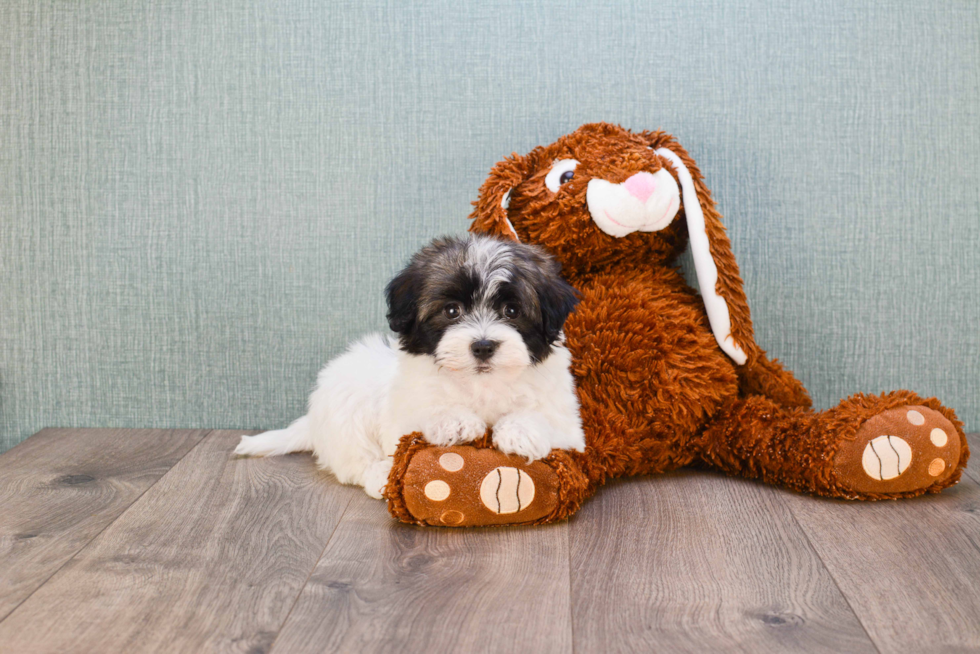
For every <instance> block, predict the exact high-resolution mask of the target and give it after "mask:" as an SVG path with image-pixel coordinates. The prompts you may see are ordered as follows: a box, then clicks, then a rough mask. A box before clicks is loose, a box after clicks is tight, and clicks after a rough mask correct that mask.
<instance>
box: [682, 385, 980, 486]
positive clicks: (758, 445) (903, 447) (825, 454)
mask: <svg viewBox="0 0 980 654" xmlns="http://www.w3.org/2000/svg"><path fill="white" fill-rule="evenodd" d="M699 454H700V458H701V460H703V461H704V462H706V463H708V464H710V465H712V466H714V467H717V468H719V469H721V470H724V471H725V472H728V473H729V474H734V475H739V476H742V477H748V478H753V479H761V480H763V481H765V482H768V483H772V484H778V485H781V486H786V487H788V488H792V489H794V490H798V491H802V492H807V493H814V494H817V495H825V496H831V497H843V498H847V499H866V500H870V499H885V498H899V497H912V496H915V495H921V494H923V493H926V492H930V493H938V492H939V491H941V490H942V489H944V488H946V487H948V486H952V485H953V484H955V483H956V482H957V481H959V478H960V475H961V473H962V470H963V468H964V467H965V466H966V461H967V458H968V457H969V450H968V448H967V443H966V437H965V435H964V434H963V429H962V423H960V422H959V421H958V420H957V419H956V415H955V414H954V413H953V411H952V410H951V409H948V408H946V407H944V406H943V405H942V404H940V403H939V401H938V400H936V399H934V398H933V399H923V398H921V397H919V396H918V395H916V394H915V393H912V392H911V391H894V392H891V393H886V394H884V395H880V396H876V395H861V394H858V395H853V396H851V397H850V398H848V399H846V400H844V401H842V402H841V403H840V404H838V405H837V406H836V407H834V408H832V409H828V410H826V411H822V412H815V411H812V410H809V409H803V408H795V409H792V408H791V409H787V408H785V407H782V406H780V405H779V404H777V403H776V402H774V401H773V400H771V399H769V398H766V397H761V396H755V397H749V398H745V399H739V400H735V401H733V402H731V403H730V404H729V405H728V406H727V407H725V409H723V410H722V411H720V412H719V414H718V415H717V416H716V417H715V419H714V421H713V422H712V424H711V425H710V426H709V427H708V428H707V429H706V430H705V432H704V434H703V436H702V437H701V439H700V442H699Z"/></svg>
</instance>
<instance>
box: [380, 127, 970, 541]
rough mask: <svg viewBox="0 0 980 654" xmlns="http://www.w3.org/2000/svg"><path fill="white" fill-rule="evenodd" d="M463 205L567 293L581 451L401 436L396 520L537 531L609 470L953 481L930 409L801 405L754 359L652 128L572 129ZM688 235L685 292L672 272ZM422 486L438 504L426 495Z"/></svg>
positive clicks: (876, 483) (876, 488) (733, 296)
mask: <svg viewBox="0 0 980 654" xmlns="http://www.w3.org/2000/svg"><path fill="white" fill-rule="evenodd" d="M475 206H476V209H475V210H474V212H473V215H472V219H473V224H472V226H471V230H472V231H475V232H480V233H487V234H495V235H498V236H503V237H507V238H514V239H518V240H520V241H522V242H526V243H534V244H537V245H540V246H543V247H545V248H546V249H547V250H548V251H550V252H551V253H552V254H553V255H554V256H555V257H556V258H557V259H558V260H559V261H560V262H561V263H562V266H563V272H564V274H565V275H566V276H567V278H568V280H569V281H570V282H571V283H572V284H573V285H574V286H575V287H576V288H577V289H578V290H579V291H580V293H581V302H580V304H579V306H578V308H577V309H576V311H575V312H574V313H573V314H572V315H571V316H570V317H569V319H568V322H567V323H566V326H565V335H566V339H567V345H568V348H569V350H570V351H571V353H572V355H573V372H574V375H575V378H576V383H577V387H578V393H579V398H580V400H581V405H582V422H583V425H584V428H585V435H586V443H587V448H586V450H585V452H584V453H575V452H564V451H558V450H556V451H553V452H552V454H551V455H550V456H549V457H547V458H546V459H544V460H541V461H536V462H533V463H530V464H528V463H526V462H525V461H524V460H522V459H520V458H517V457H513V456H509V455H505V454H502V453H500V452H498V451H497V450H494V449H491V448H490V447H489V445H490V444H489V439H488V438H484V440H483V442H480V443H475V444H472V445H467V446H455V447H449V448H438V447H432V446H429V445H428V444H426V443H425V442H424V440H423V439H422V438H421V436H420V435H419V434H412V435H408V436H406V437H405V438H403V440H402V443H401V446H400V447H399V450H398V452H397V454H396V455H395V465H394V466H393V469H392V473H391V476H390V477H389V482H388V486H387V491H386V495H387V497H388V499H389V503H388V505H389V510H390V511H391V512H392V514H393V515H394V516H396V517H397V518H399V519H401V520H403V521H406V522H414V523H418V524H430V525H452V526H476V525H490V524H531V523H544V522H551V521H554V520H559V519H563V518H566V517H568V516H569V515H571V514H572V513H573V512H574V511H575V510H577V509H578V507H579V506H580V504H581V502H582V501H583V500H585V499H586V498H587V497H589V496H590V495H591V494H592V493H593V492H594V491H595V489H596V488H597V487H598V486H599V485H600V484H602V483H603V482H605V480H607V479H609V478H611V477H621V476H626V475H643V474H650V473H659V472H666V471H669V470H673V469H675V468H679V467H681V466H685V465H689V464H692V463H695V462H699V463H702V464H707V465H709V466H712V467H715V468H717V469H719V470H723V471H725V472H727V473H729V474H733V475H740V476H743V477H748V478H754V479H761V480H763V481H765V482H767V483H771V484H779V485H782V486H785V487H788V488H792V489H794V490H798V491H803V492H808V493H814V494H817V495H825V496H832V497H843V498H849V499H883V498H899V497H912V496H915V495H921V494H922V493H926V492H930V493H937V492H939V491H940V490H942V489H943V488H946V487H948V486H951V485H953V484H955V483H956V482H957V481H958V480H959V478H960V475H961V473H962V470H963V468H964V467H965V466H966V461H967V458H968V457H969V451H968V449H967V443H966V438H965V436H964V434H963V429H962V423H960V422H959V421H958V420H957V419H956V415H955V414H954V413H953V411H952V410H951V409H948V408H946V407H944V406H943V405H942V404H940V403H939V401H938V400H936V399H924V398H921V397H919V396H918V395H916V394H915V393H913V392H911V391H904V390H903V391H894V392H891V393H886V394H884V395H881V396H873V395H862V394H858V395H854V396H852V397H850V398H848V399H846V400H844V401H843V402H841V403H840V404H838V405H837V406H836V407H834V408H832V409H828V410H826V411H820V412H817V411H814V410H812V409H811V408H810V398H809V396H808V395H807V392H806V390H805V389H804V388H803V386H802V385H801V384H800V382H799V381H797V380H796V379H795V378H794V377H793V375H792V374H791V373H790V372H789V371H786V370H784V369H783V368H782V366H781V365H780V364H779V363H778V362H777V361H775V360H770V359H768V358H767V357H766V353H765V352H764V351H763V350H762V349H761V348H760V347H759V346H758V345H757V344H756V342H755V340H754V338H753V332H752V321H751V318H750V316H749V307H748V304H747V302H746V298H745V293H744V291H743V290H742V280H741V278H740V277H739V272H738V266H737V265H736V263H735V258H734V256H733V255H732V251H731V247H730V245H729V241H728V237H727V235H726V233H725V228H724V226H723V225H722V223H721V216H720V214H719V213H718V211H717V209H716V208H715V203H714V201H713V200H712V198H711V193H710V192H709V191H708V188H707V187H706V186H705V184H704V182H703V180H702V177H701V172H700V171H699V170H698V168H697V166H696V165H695V163H694V160H693V159H691V157H690V155H688V153H687V152H686V151H685V150H684V149H683V148H682V147H681V146H680V145H679V144H678V143H677V141H676V140H675V139H674V138H673V137H672V136H670V135H669V134H665V133H663V132H660V131H657V132H640V133H633V132H630V131H628V130H626V129H623V128H621V127H618V126H615V125H609V124H605V123H597V124H590V125H585V126H583V127H581V128H579V129H578V130H576V131H575V132H573V133H571V134H569V135H567V136H564V137H562V138H560V139H558V140H557V141H556V142H555V143H553V144H551V145H549V146H547V147H538V148H535V149H534V150H532V151H531V152H530V153H529V154H527V155H526V156H523V157H522V156H518V155H516V154H515V155H513V156H511V157H510V158H508V159H505V160H504V161H501V162H500V163H498V164H497V165H496V166H494V168H493V170H492V171H491V172H490V177H489V178H488V179H487V181H486V182H485V183H484V184H483V186H482V187H481V189H480V196H479V199H478V200H477V202H476V203H475ZM688 241H689V242H690V244H691V250H692V254H693V257H694V262H695V267H696V270H697V277H698V282H699V285H700V287H701V293H702V294H701V295H700V296H699V295H698V294H697V293H696V292H695V291H694V290H693V289H691V288H690V287H689V286H688V285H687V284H686V283H685V281H684V279H683V278H682V276H681V274H680V272H679V270H678V268H677V266H676V265H675V263H674V262H675V259H676V258H677V255H678V254H679V253H680V252H681V251H682V250H683V248H684V247H685V245H686V244H687V243H688ZM447 453H453V454H457V455H459V456H450V457H446V456H444V455H446V454H447ZM460 462H461V463H462V465H460ZM434 480H442V481H444V482H446V483H448V484H449V487H450V489H451V492H450V494H449V497H443V496H442V495H438V496H437V497H438V499H434V498H431V497H428V496H427V495H426V493H425V489H426V485H427V484H428V483H429V482H430V481H434ZM440 486H441V485H440ZM441 487H443V488H444V486H441Z"/></svg>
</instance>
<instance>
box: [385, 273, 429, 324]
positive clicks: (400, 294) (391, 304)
mask: <svg viewBox="0 0 980 654" xmlns="http://www.w3.org/2000/svg"><path fill="white" fill-rule="evenodd" d="M421 290H422V270H421V268H420V266H419V265H418V264H417V263H415V262H413V263H410V264H409V265H408V266H407V267H406V268H405V269H404V270H402V271H401V272H400V273H398V274H397V275H395V278H394V279H392V280H391V281H390V282H388V286H386V287H385V298H386V299H387V301H388V326H389V327H391V331H393V332H395V333H397V334H399V335H405V334H409V333H411V332H412V330H413V329H414V328H415V322H416V320H417V319H418V310H419V305H418V297H419V293H420V292H421Z"/></svg>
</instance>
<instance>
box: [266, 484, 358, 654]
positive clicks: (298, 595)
mask: <svg viewBox="0 0 980 654" xmlns="http://www.w3.org/2000/svg"><path fill="white" fill-rule="evenodd" d="M353 500H354V495H353V493H351V495H350V497H348V498H347V504H345V505H344V511H343V512H342V513H341V514H340V517H339V518H337V524H335V525H334V526H333V530H332V531H331V532H330V536H328V537H327V541H326V542H325V543H324V544H323V549H322V550H320V555H319V556H318V557H316V561H314V562H313V565H312V566H311V567H310V573H309V574H308V575H306V580H305V581H304V582H303V585H301V586H300V587H299V591H298V592H297V593H296V598H295V599H294V600H293V603H292V604H291V605H290V606H289V610H288V611H287V612H286V617H284V618H283V619H282V622H281V623H279V628H278V629H277V630H276V637H275V638H273V639H272V642H271V643H269V649H267V650H266V654H269V653H270V652H272V649H273V648H274V647H275V646H276V642H277V641H278V640H279V636H280V635H282V630H283V628H284V627H285V626H286V623H287V622H289V616H291V615H292V614H293V610H294V609H295V608H296V605H297V604H299V599H300V598H301V597H302V596H303V591H304V590H306V587H307V586H308V585H309V583H310V579H312V578H313V573H314V572H316V567H317V566H318V565H320V560H321V559H323V555H324V554H326V553H327V548H328V547H330V543H331V541H333V537H334V535H335V534H336V533H337V530H338V529H339V528H340V523H341V522H343V521H344V517H345V516H346V515H347V510H348V509H350V503H351V502H352V501H353Z"/></svg>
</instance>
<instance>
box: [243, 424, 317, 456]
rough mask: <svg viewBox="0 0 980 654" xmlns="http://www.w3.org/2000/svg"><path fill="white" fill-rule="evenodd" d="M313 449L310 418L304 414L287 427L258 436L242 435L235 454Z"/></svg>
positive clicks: (255, 454)
mask: <svg viewBox="0 0 980 654" xmlns="http://www.w3.org/2000/svg"><path fill="white" fill-rule="evenodd" d="M312 449H313V441H312V440H311V438H310V419H309V416H303V417H302V418H300V419H299V420H297V421H296V422H294V423H293V424H291V425H289V426H288V427H286V428H285V429H278V430H276V431H267V432H265V433H264V434H259V435H257V436H242V442H241V443H239V444H238V447H236V448H235V454H243V455H245V456H278V455H280V454H289V453H290V452H306V451H309V450H312Z"/></svg>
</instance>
